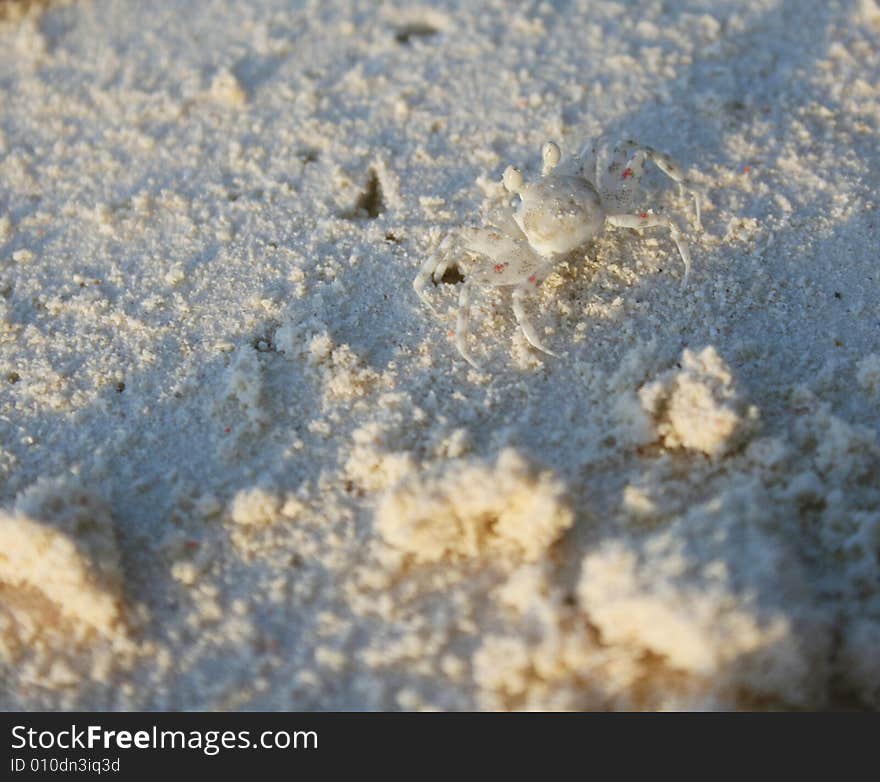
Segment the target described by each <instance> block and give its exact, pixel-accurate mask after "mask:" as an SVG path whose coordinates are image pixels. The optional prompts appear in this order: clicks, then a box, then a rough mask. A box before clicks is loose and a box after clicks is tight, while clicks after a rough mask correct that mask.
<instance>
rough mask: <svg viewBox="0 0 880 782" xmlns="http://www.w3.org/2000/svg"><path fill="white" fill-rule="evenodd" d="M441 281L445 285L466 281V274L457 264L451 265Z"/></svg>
mask: <svg viewBox="0 0 880 782" xmlns="http://www.w3.org/2000/svg"><path fill="white" fill-rule="evenodd" d="M440 282H442V283H443V284H444V285H458V283H460V282H464V275H463V274H462V273H461V272H460V271H459V270H458V267H457V266H450V267H449V268H448V269H447V270H446V271H445V272H443V276H442V277H441V278H440ZM435 284H436V283H435Z"/></svg>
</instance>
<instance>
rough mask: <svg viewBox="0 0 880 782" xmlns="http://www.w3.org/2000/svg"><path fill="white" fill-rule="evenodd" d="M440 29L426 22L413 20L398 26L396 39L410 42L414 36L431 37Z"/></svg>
mask: <svg viewBox="0 0 880 782" xmlns="http://www.w3.org/2000/svg"><path fill="white" fill-rule="evenodd" d="M439 32H440V31H439V30H438V29H437V28H436V27H433V26H432V25H430V24H427V23H426V22H413V23H411V24H405V25H402V26H400V27H398V28H396V30H395V32H394V40H395V41H397V43H402V44H408V43H409V42H410V41H411V40H412V39H413V38H431V37H433V36H435V35H437V33H439Z"/></svg>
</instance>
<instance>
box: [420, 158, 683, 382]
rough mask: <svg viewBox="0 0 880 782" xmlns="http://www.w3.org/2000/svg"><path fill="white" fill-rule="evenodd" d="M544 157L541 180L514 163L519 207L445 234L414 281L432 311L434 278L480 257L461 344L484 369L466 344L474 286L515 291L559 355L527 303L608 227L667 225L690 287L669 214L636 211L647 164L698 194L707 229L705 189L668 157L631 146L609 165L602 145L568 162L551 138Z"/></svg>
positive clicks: (511, 184) (508, 184) (467, 290)
mask: <svg viewBox="0 0 880 782" xmlns="http://www.w3.org/2000/svg"><path fill="white" fill-rule="evenodd" d="M585 153H586V154H585ZM541 156H542V159H543V167H542V170H541V178H540V179H539V180H538V181H537V182H534V183H531V184H529V183H526V182H525V181H524V179H523V175H522V173H521V172H520V171H519V170H518V169H516V168H514V167H513V166H508V168H507V170H506V171H505V172H504V179H503V184H504V187H505V189H506V190H507V191H508V193H511V194H513V195H514V196H516V197H518V203H517V199H515V198H514V199H510V198H506V199H505V202H504V203H503V204H502V205H501V206H499V207H497V208H496V209H494V210H493V211H492V212H490V214H489V216H488V223H489V226H488V227H487V228H465V229H463V230H461V231H459V232H458V233H456V234H452V235H450V236H448V237H446V239H444V240H443V241H442V242H441V243H440V245H439V247H438V249H437V252H435V253H434V254H433V255H432V256H431V257H430V258H428V260H427V261H425V263H424V264H423V265H422V267H421V269H420V270H419V273H418V276H417V277H416V278H415V280H414V281H413V287H414V288H415V291H416V293H417V294H418V295H419V298H420V299H421V300H422V301H423V302H424V303H425V304H427V305H428V306H429V307H431V303H430V301H428V298H427V294H426V293H425V288H426V286H427V284H428V281H429V280H431V279H433V280H434V281H435V282H437V281H439V280H440V278H442V277H443V274H444V273H445V272H446V270H447V269H448V268H449V267H450V266H453V265H455V264H456V263H457V258H460V257H461V256H462V255H467V256H471V257H473V258H475V259H476V262H475V263H474V268H472V269H469V270H468V273H467V276H466V278H465V281H464V284H463V285H462V286H461V294H460V296H459V302H458V320H457V324H456V337H455V344H456V347H457V348H458V352H459V353H461V355H462V356H463V357H464V359H465V360H466V361H468V362H469V363H470V364H471V365H472V366H474V367H477V368H479V366H478V364H477V362H476V361H475V360H474V358H473V356H472V355H471V354H470V352H469V350H468V347H467V338H468V333H469V328H468V322H469V315H470V305H471V293H472V288H473V286H474V285H482V286H484V287H499V286H504V285H512V286H515V287H514V289H513V313H514V315H515V317H516V322H517V323H518V324H519V327H520V328H521V329H522V332H523V334H524V335H525V338H526V339H527V340H528V341H529V343H530V344H531V345H532V346H534V347H535V348H537V349H538V350H541V351H543V352H544V353H549V354H550V355H551V356H557V354H556V353H554V352H553V351H552V350H550V349H549V348H547V347H546V346H545V345H544V344H543V343H542V342H541V339H540V338H539V337H538V333H537V331H535V328H534V326H533V325H532V324H531V323H530V322H529V320H528V318H527V317H526V313H525V309H524V307H523V299H524V298H525V297H526V296H528V295H529V294H530V293H533V292H534V291H535V289H536V288H537V287H538V286H539V285H540V284H541V283H542V282H543V281H544V279H545V278H546V277H547V276H548V274H549V273H550V271H551V269H552V268H553V264H554V263H555V262H556V261H557V260H558V259H560V258H561V257H563V256H564V255H566V254H567V253H569V252H571V251H572V250H575V249H577V248H578V247H580V246H581V245H583V244H584V243H585V242H587V241H588V240H589V239H591V238H592V237H593V236H595V235H596V234H598V233H599V232H600V231H601V230H602V228H603V227H604V226H605V225H606V224H608V225H612V226H617V227H620V228H653V227H655V226H659V227H663V228H667V229H668V230H669V233H670V235H671V237H672V240H673V241H674V242H675V245H676V247H677V248H678V252H679V254H680V255H681V259H682V261H684V276H683V278H682V287H684V286H685V285H686V284H687V278H688V273H689V272H690V267H691V257H690V251H689V250H688V245H687V242H686V241H685V239H684V237H683V236H682V234H681V231H680V230H679V227H678V226H677V225H676V224H675V223H674V222H673V221H672V220H670V219H669V218H668V217H666V216H665V215H662V214H655V213H654V212H652V211H647V212H635V211H634V209H633V204H632V202H633V197H634V195H635V193H636V190H637V188H638V184H639V180H640V179H641V177H642V173H643V171H644V167H645V162H646V161H647V160H653V161H654V163H655V164H656V165H657V167H658V168H659V169H660V170H661V171H663V172H664V173H665V174H666V175H667V176H669V177H670V178H671V179H672V180H674V181H675V182H677V183H678V185H679V189H680V190H681V191H683V192H684V191H686V192H689V193H691V194H692V195H693V196H694V200H695V202H696V217H697V224H698V226H699V225H700V199H699V191H698V189H697V188H696V187H695V185H694V184H693V183H692V182H691V181H690V180H689V179H687V178H686V177H685V175H684V172H683V171H682V170H681V168H680V167H679V166H678V164H676V163H675V162H674V161H673V160H672V158H670V157H669V155H665V154H663V153H662V152H658V151H656V150H654V149H652V148H651V147H646V146H641V145H640V144H637V143H636V142H635V141H625V142H623V143H622V144H618V145H617V146H616V147H615V148H614V151H613V153H612V155H611V159H610V161H607V160H605V159H604V158H605V157H606V156H605V155H603V154H601V150H600V149H597V147H596V146H595V145H594V146H593V147H592V148H591V149H589V150H585V151H584V152H582V153H581V154H579V155H570V156H568V158H567V159H566V160H562V161H561V153H560V151H559V147H558V146H557V145H556V144H554V143H553V142H552V141H548V142H547V143H545V144H544V145H543V147H542V148H541ZM431 308H432V309H433V307H431ZM557 357H558V356H557Z"/></svg>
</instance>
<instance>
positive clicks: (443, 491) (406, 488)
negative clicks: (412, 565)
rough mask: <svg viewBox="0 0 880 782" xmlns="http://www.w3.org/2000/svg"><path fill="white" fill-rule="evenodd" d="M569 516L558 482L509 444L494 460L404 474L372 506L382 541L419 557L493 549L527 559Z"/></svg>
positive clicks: (550, 540) (560, 531)
mask: <svg viewBox="0 0 880 782" xmlns="http://www.w3.org/2000/svg"><path fill="white" fill-rule="evenodd" d="M572 520H573V513H572V510H571V507H570V506H569V503H568V501H567V500H566V497H565V486H564V485H563V484H562V482H561V481H559V480H558V479H556V478H555V477H554V476H553V474H552V473H551V472H540V471H538V470H537V469H535V468H534V467H533V466H532V465H530V464H529V463H528V462H527V461H526V460H525V459H524V458H523V457H522V456H521V455H520V454H519V453H517V452H516V451H515V450H514V449H511V448H507V449H504V450H503V451H501V453H500V454H499V455H498V458H497V460H496V461H495V463H494V464H491V463H489V464H487V463H484V462H479V461H469V462H453V463H451V464H450V465H446V466H445V467H444V468H443V469H440V470H431V471H428V472H425V473H420V474H417V475H415V476H412V477H409V478H406V479H404V480H403V481H402V482H401V483H400V484H398V485H397V486H395V487H394V488H392V489H391V490H390V491H388V492H387V493H386V494H385V495H384V496H383V497H382V499H381V501H380V503H379V506H378V509H377V512H376V526H377V529H378V531H379V534H380V535H381V536H382V537H383V538H384V540H385V541H386V542H387V543H389V544H390V545H392V546H394V547H396V548H399V549H401V550H402V551H405V552H406V553H408V554H411V555H412V557H413V559H414V560H416V561H419V562H436V561H438V560H441V559H444V558H456V557H476V556H480V555H482V554H487V553H491V552H495V551H507V552H511V551H512V552H515V553H516V554H518V555H520V556H521V557H522V558H524V559H526V560H534V559H537V558H538V557H540V556H542V555H543V554H544V553H545V552H546V551H547V549H548V547H549V546H551V545H552V544H553V543H555V542H556V541H557V540H558V539H559V538H560V536H561V535H562V534H563V533H564V532H565V530H567V529H568V528H569V527H570V526H571V524H572Z"/></svg>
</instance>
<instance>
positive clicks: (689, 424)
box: [639, 345, 758, 457]
mask: <svg viewBox="0 0 880 782" xmlns="http://www.w3.org/2000/svg"><path fill="white" fill-rule="evenodd" d="M680 367H681V368H680V369H670V370H668V371H667V372H664V373H663V374H661V375H660V376H659V377H658V378H657V379H656V380H654V381H653V382H650V383H648V384H646V385H645V386H644V387H643V388H641V389H640V391H639V399H640V400H641V403H642V407H643V408H644V410H645V411H646V412H647V413H648V414H649V415H650V416H651V417H652V419H653V421H654V426H655V428H656V433H657V436H658V437H659V439H660V441H661V442H662V443H663V445H665V446H666V447H667V448H687V449H690V450H694V451H702V452H703V453H705V454H706V455H707V456H713V457H715V456H721V455H722V454H724V453H726V452H727V451H729V450H730V449H731V448H733V447H735V446H736V445H737V444H738V443H739V442H741V441H742V439H743V438H744V437H745V435H746V434H748V433H749V432H750V431H752V430H753V429H754V425H755V422H756V420H757V417H758V410H757V408H756V407H754V406H753V405H750V404H748V403H747V401H746V400H745V398H744V396H743V395H742V394H741V393H740V392H739V390H738V389H737V388H736V386H735V384H734V382H733V374H732V372H731V371H730V368H729V367H728V366H727V365H726V364H725V363H724V361H722V359H721V357H720V356H719V355H718V352H717V351H716V350H715V348H714V347H712V346H711V345H710V346H709V347H706V348H703V350H701V351H700V352H699V353H696V352H694V351H692V350H688V349H685V350H684V352H683V353H682V355H681V361H680Z"/></svg>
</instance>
